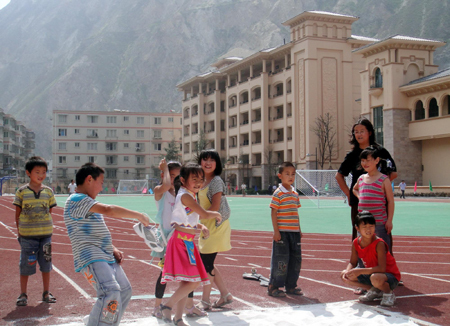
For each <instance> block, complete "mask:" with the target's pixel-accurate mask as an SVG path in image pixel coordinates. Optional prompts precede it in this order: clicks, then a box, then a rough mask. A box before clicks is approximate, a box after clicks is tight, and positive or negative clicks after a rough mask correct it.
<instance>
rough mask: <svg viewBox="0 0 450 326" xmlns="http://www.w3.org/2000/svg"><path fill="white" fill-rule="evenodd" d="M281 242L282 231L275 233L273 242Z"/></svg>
mask: <svg viewBox="0 0 450 326" xmlns="http://www.w3.org/2000/svg"><path fill="white" fill-rule="evenodd" d="M280 240H281V233H280V231H273V241H275V242H278V241H280Z"/></svg>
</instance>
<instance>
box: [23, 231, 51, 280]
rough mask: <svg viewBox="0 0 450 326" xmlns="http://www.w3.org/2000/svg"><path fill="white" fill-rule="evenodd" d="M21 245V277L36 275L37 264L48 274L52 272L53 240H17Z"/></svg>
mask: <svg viewBox="0 0 450 326" xmlns="http://www.w3.org/2000/svg"><path fill="white" fill-rule="evenodd" d="M17 240H18V241H19V244H20V248H21V251H20V263H19V269H20V275H27V276H28V275H33V274H36V263H39V270H40V271H41V272H43V273H48V272H50V271H51V270H52V238H51V237H47V238H34V239H29V238H22V237H19V238H18V239H17Z"/></svg>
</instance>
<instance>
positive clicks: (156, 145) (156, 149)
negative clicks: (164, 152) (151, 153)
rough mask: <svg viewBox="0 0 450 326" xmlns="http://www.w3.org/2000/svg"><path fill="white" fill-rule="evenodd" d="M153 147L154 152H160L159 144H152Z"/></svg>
mask: <svg viewBox="0 0 450 326" xmlns="http://www.w3.org/2000/svg"><path fill="white" fill-rule="evenodd" d="M153 145H154V150H155V151H160V150H161V144H153Z"/></svg>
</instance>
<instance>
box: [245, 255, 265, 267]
mask: <svg viewBox="0 0 450 326" xmlns="http://www.w3.org/2000/svg"><path fill="white" fill-rule="evenodd" d="M269 258H270V257H269ZM247 265H249V266H253V267H258V268H262V266H260V265H256V264H252V263H247Z"/></svg>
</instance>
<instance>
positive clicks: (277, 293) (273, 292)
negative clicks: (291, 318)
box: [267, 286, 286, 298]
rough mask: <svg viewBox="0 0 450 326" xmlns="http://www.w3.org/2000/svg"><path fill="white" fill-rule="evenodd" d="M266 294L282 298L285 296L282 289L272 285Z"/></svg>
mask: <svg viewBox="0 0 450 326" xmlns="http://www.w3.org/2000/svg"><path fill="white" fill-rule="evenodd" d="M267 294H268V295H269V296H271V297H276V298H282V297H285V296H286V293H284V291H283V290H280V289H279V288H274V287H272V288H271V287H270V286H269V289H268V290H267Z"/></svg>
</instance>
